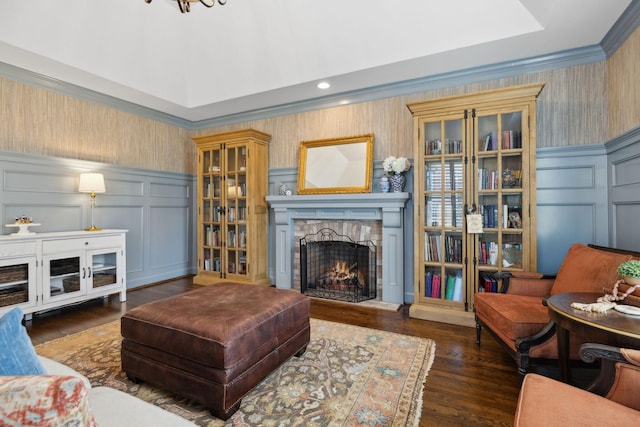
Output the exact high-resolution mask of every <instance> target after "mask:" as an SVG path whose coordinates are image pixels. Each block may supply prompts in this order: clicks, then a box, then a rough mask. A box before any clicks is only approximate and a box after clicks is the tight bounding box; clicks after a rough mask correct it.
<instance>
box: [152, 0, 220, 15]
mask: <svg viewBox="0 0 640 427" xmlns="http://www.w3.org/2000/svg"><path fill="white" fill-rule="evenodd" d="M144 1H145V2H146V3H151V0H144ZM176 1H177V2H178V6H179V7H180V12H182V13H185V12H190V11H191V3H197V2H200V3H202V4H203V5H205V6H207V7H213V5H214V4H216V0H176ZM217 2H218V4H219V5H221V6H222V5H224V4H226V3H227V0H217Z"/></svg>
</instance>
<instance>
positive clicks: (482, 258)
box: [478, 241, 498, 265]
mask: <svg viewBox="0 0 640 427" xmlns="http://www.w3.org/2000/svg"><path fill="white" fill-rule="evenodd" d="M478 261H479V262H480V264H484V265H497V263H498V243H496V242H489V241H487V242H484V241H483V242H480V251H479V260H478Z"/></svg>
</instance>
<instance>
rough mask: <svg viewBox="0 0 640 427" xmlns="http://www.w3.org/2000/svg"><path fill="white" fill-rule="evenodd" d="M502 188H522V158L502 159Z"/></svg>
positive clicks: (509, 156) (515, 156)
mask: <svg viewBox="0 0 640 427" xmlns="http://www.w3.org/2000/svg"><path fill="white" fill-rule="evenodd" d="M502 188H522V156H521V155H519V154H515V155H504V156H503V157H502Z"/></svg>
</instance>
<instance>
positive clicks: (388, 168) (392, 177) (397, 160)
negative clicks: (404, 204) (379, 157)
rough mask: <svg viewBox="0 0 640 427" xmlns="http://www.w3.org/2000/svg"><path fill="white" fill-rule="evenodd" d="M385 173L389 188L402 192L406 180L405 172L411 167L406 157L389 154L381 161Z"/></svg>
mask: <svg viewBox="0 0 640 427" xmlns="http://www.w3.org/2000/svg"><path fill="white" fill-rule="evenodd" d="M382 167H383V169H384V173H385V175H387V176H388V177H389V183H390V184H391V190H392V191H393V192H394V193H402V192H403V191H404V186H405V184H406V182H407V177H406V176H405V173H407V171H408V170H409V169H411V163H410V162H409V160H408V159H407V158H406V157H394V156H389V157H387V158H386V159H384V161H383V162H382Z"/></svg>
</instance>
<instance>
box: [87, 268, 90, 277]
mask: <svg viewBox="0 0 640 427" xmlns="http://www.w3.org/2000/svg"><path fill="white" fill-rule="evenodd" d="M87 270H89V275H88V276H87V277H91V267H87Z"/></svg>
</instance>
